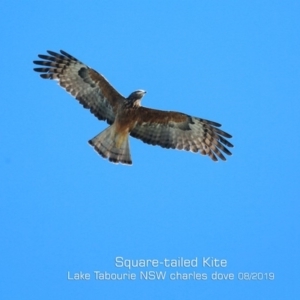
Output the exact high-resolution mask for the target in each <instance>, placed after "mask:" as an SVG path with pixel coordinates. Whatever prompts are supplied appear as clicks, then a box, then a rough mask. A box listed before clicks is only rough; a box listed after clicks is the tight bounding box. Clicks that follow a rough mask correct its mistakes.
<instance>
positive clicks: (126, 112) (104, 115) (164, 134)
mask: <svg viewBox="0 0 300 300" xmlns="http://www.w3.org/2000/svg"><path fill="white" fill-rule="evenodd" d="M47 52H48V54H49V55H39V58H41V59H42V60H39V61H34V63H35V64H36V65H42V66H45V67H43V68H35V69H34V71H36V72H40V73H42V74H40V76H41V77H42V78H45V79H54V80H57V81H58V83H59V85H60V86H61V87H63V88H64V89H65V90H66V91H68V92H69V93H71V94H72V95H73V96H74V97H75V98H76V99H77V100H78V101H79V102H80V103H81V104H82V105H83V107H84V108H88V109H89V110H90V111H91V113H93V114H94V115H95V116H96V117H97V118H98V119H99V120H105V121H106V122H107V123H108V124H109V125H110V126H109V127H108V128H106V129H105V130H104V131H102V132H101V133H100V134H98V135H97V136H95V137H94V138H93V139H91V140H90V141H89V143H90V144H91V145H92V146H93V147H94V149H95V150H96V151H97V152H98V153H99V154H100V155H102V156H103V157H104V158H108V159H109V161H111V162H114V163H123V164H129V165H130V164H132V160H131V155H130V150H129V141H128V136H129V135H131V136H133V137H135V138H138V139H140V140H142V141H143V142H145V143H147V144H151V145H159V146H161V147H163V148H173V149H179V150H186V151H192V152H200V153H201V154H203V155H208V156H209V157H210V158H211V159H212V160H213V161H217V160H218V159H217V157H218V158H220V159H221V160H226V158H225V157H224V155H223V154H222V152H224V153H225V154H227V155H231V152H230V151H229V150H228V149H227V148H226V147H225V146H227V147H233V145H232V144H231V143H230V142H228V141H227V140H226V139H225V138H231V137H232V136H231V135H230V134H228V133H226V132H224V131H222V130H220V129H218V128H217V127H220V126H221V125H220V124H219V123H216V122H212V121H208V120H205V119H201V118H197V117H192V116H189V115H186V114H183V113H180V112H173V111H162V110H156V109H151V108H146V107H142V106H141V100H142V98H143V96H144V95H145V93H146V92H145V91H144V90H137V91H135V92H133V93H131V94H130V95H129V97H127V98H125V97H123V96H122V95H121V94H119V93H118V92H117V91H116V90H115V89H114V88H113V87H112V86H111V85H110V84H109V82H108V81H107V80H106V79H105V78H104V77H103V76H102V75H101V74H99V73H98V72H97V71H95V70H93V69H91V68H90V67H88V66H87V65H85V64H83V63H82V62H80V61H79V60H77V59H76V58H75V57H73V56H71V55H70V54H68V53H66V52H65V51H62V50H61V51H60V53H61V54H58V53H55V52H53V51H47ZM221 151H222V152H221Z"/></svg>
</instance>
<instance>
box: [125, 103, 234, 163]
mask: <svg viewBox="0 0 300 300" xmlns="http://www.w3.org/2000/svg"><path fill="white" fill-rule="evenodd" d="M134 119H135V120H136V122H135V126H134V128H133V129H132V131H131V133H130V135H131V136H133V137H135V138H138V139H140V140H142V141H143V142H145V143H147V144H151V145H160V146H161V147H163V148H173V149H179V150H186V151H192V152H200V153H201V154H203V155H208V156H209V157H210V158H211V159H212V160H213V161H217V160H218V159H217V157H218V158H220V159H221V160H226V158H225V156H224V155H223V153H222V152H224V153H225V154H227V155H231V152H230V151H229V150H228V149H227V148H226V147H225V146H227V147H233V145H232V144H231V143H230V142H228V141H227V140H226V139H225V138H231V137H232V136H231V135H230V134H228V133H226V132H224V131H222V130H220V129H219V128H217V127H220V126H221V125H220V124H218V123H216V122H212V121H208V120H205V119H200V118H196V117H192V116H189V115H186V114H183V113H179V112H172V111H161V110H155V109H149V108H146V107H142V106H141V107H139V108H138V109H137V110H136V111H135V116H134ZM221 151H222V152H221Z"/></svg>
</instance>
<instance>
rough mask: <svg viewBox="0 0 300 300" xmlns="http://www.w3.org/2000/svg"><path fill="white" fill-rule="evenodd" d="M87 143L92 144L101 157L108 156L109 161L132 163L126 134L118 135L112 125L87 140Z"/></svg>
mask: <svg viewBox="0 0 300 300" xmlns="http://www.w3.org/2000/svg"><path fill="white" fill-rule="evenodd" d="M89 144H90V145H92V146H93V147H94V149H95V150H96V151H97V152H98V153H99V154H100V155H102V157H104V158H108V160H109V161H111V162H114V163H122V164H126V165H131V164H132V160H131V155H130V150H129V141H128V135H127V134H126V136H124V135H123V136H121V135H120V134H119V135H118V134H117V133H116V131H115V128H114V126H113V125H112V126H109V127H108V128H106V129H105V130H104V131H102V132H101V133H100V134H98V135H96V136H95V137H94V138H93V139H91V140H89Z"/></svg>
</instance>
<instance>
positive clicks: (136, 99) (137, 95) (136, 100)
mask: <svg viewBox="0 0 300 300" xmlns="http://www.w3.org/2000/svg"><path fill="white" fill-rule="evenodd" d="M145 94H146V91H144V90H137V91H134V92H132V93H131V94H130V95H129V96H128V98H127V100H128V102H129V103H130V104H131V105H132V106H141V100H142V98H143V96H144V95H145Z"/></svg>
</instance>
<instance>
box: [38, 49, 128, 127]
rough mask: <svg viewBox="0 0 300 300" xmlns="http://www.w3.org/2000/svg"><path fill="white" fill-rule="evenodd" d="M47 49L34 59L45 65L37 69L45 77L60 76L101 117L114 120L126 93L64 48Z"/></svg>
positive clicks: (67, 89)
mask: <svg viewBox="0 0 300 300" xmlns="http://www.w3.org/2000/svg"><path fill="white" fill-rule="evenodd" d="M47 52H48V54H49V55H39V58H41V59H43V60H41V61H34V63H35V64H36V65H42V66H45V67H43V68H35V69H34V70H35V71H36V72H40V73H42V74H41V77H42V78H45V79H54V80H57V81H58V83H59V85H60V86H61V87H63V88H65V90H66V91H68V92H69V93H71V94H72V95H73V96H74V97H75V98H76V99H77V100H79V102H80V103H81V104H82V105H83V107H84V108H88V109H90V111H91V113H93V114H94V115H95V116H96V117H97V118H98V119H100V120H107V123H109V124H112V123H113V121H114V119H115V115H116V111H117V109H118V107H119V105H120V104H121V103H122V102H123V101H124V100H125V99H124V97H123V96H122V95H120V94H119V93H118V92H117V91H116V90H115V89H114V88H113V87H112V86H111V85H110V84H109V82H108V81H107V80H106V79H105V78H104V77H103V76H102V75H101V74H99V73H98V72H97V71H95V70H93V69H91V68H89V67H88V66H86V65H85V64H83V63H82V62H81V61H79V60H78V59H76V58H75V57H73V56H71V55H70V54H68V53H66V52H65V51H62V50H61V51H60V52H61V54H58V53H55V52H53V51H47Z"/></svg>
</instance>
